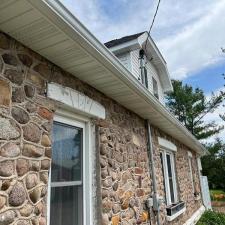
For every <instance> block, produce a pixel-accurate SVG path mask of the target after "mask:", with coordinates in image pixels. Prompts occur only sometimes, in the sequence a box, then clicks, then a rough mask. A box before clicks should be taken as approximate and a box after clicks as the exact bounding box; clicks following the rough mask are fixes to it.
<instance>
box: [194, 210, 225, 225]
mask: <svg viewBox="0 0 225 225" xmlns="http://www.w3.org/2000/svg"><path fill="white" fill-rule="evenodd" d="M224 224H225V214H223V213H218V212H214V211H211V210H209V211H206V212H205V213H204V214H203V215H202V217H201V219H200V220H199V221H198V223H197V224H196V225H224Z"/></svg>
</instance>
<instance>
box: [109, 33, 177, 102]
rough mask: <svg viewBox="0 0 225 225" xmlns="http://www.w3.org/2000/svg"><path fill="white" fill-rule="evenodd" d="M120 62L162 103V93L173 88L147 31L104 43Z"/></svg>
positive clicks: (165, 67) (162, 61) (164, 63)
mask: <svg viewBox="0 0 225 225" xmlns="http://www.w3.org/2000/svg"><path fill="white" fill-rule="evenodd" d="M105 46H106V47H108V48H109V49H110V50H111V51H112V52H113V53H114V54H115V55H116V56H117V57H118V58H119V60H120V62H121V63H122V64H123V65H124V67H126V68H127V69H128V70H129V71H130V72H131V73H132V74H133V76H135V77H136V78H137V79H138V80H139V81H140V82H141V83H142V84H143V85H144V86H145V87H146V88H147V89H148V90H149V91H150V92H151V93H152V94H153V95H154V96H155V97H156V98H157V99H158V100H159V101H160V102H161V103H162V104H164V94H165V93H167V92H170V91H172V90H173V87H172V84H171V80H170V75H169V72H168V69H167V65H166V61H165V60H164V58H163V56H162V54H161V53H160V51H159V49H158V48H157V46H156V44H155V43H154V41H153V40H152V38H151V37H150V36H148V33H147V32H142V33H138V34H134V35H130V36H126V37H122V38H120V39H115V40H112V41H109V42H107V43H105Z"/></svg>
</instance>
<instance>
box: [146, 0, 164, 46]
mask: <svg viewBox="0 0 225 225" xmlns="http://www.w3.org/2000/svg"><path fill="white" fill-rule="evenodd" d="M160 2H161V0H159V1H158V5H157V8H156V11H155V14H154V17H153V20H152V23H151V26H150V28H149V31H148V36H147V38H146V41H145V49H146V45H147V40H148V37H149V36H150V32H151V30H152V27H153V25H154V22H155V18H156V15H157V13H158V10H159V5H160Z"/></svg>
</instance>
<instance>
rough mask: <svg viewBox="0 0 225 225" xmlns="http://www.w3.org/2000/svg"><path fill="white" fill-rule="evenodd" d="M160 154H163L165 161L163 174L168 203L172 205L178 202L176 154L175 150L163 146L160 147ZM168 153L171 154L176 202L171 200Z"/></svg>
mask: <svg viewBox="0 0 225 225" xmlns="http://www.w3.org/2000/svg"><path fill="white" fill-rule="evenodd" d="M160 154H162V161H163V165H162V168H163V176H164V186H165V195H166V205H167V206H170V205H172V204H176V203H178V192H177V178H176V168H175V160H174V159H175V154H174V152H173V151H169V150H166V149H163V148H160ZM167 155H169V156H170V164H171V172H172V181H173V194H174V202H172V200H171V190H170V184H169V175H168V164H167V159H166V157H167ZM160 161H161V160H160Z"/></svg>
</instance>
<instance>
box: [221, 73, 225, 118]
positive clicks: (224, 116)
mask: <svg viewBox="0 0 225 225" xmlns="http://www.w3.org/2000/svg"><path fill="white" fill-rule="evenodd" d="M223 78H224V80H225V74H223ZM224 87H225V85H224ZM223 95H225V91H223ZM224 107H225V105H224ZM220 117H221V118H222V119H223V120H224V121H225V113H224V114H221V115H220Z"/></svg>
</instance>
